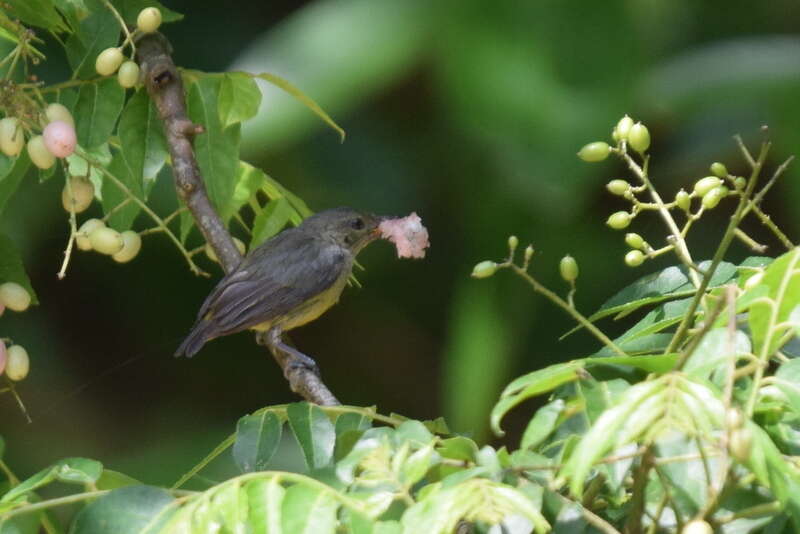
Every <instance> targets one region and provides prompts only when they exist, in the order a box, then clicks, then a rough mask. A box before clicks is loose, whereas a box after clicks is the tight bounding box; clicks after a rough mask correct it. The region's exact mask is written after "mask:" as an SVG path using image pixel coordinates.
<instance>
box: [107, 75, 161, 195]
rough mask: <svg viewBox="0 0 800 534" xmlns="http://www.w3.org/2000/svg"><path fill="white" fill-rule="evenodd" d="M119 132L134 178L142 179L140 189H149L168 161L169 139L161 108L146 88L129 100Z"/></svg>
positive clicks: (120, 121) (124, 154) (123, 153)
mask: <svg viewBox="0 0 800 534" xmlns="http://www.w3.org/2000/svg"><path fill="white" fill-rule="evenodd" d="M118 131H119V141H120V145H121V148H122V155H123V156H124V157H125V162H126V163H127V164H128V167H129V168H130V170H131V174H132V176H133V178H134V179H135V180H138V181H139V184H140V185H139V190H143V191H145V192H146V191H149V187H150V186H152V185H153V182H154V181H155V179H156V176H157V175H158V172H159V171H160V170H161V168H162V167H163V166H164V163H165V162H166V159H167V142H166V139H165V137H164V128H163V125H162V123H161V119H159V118H158V111H157V110H156V107H155V105H154V104H153V101H152V100H151V99H150V97H149V96H148V94H147V91H146V90H145V89H143V88H142V89H139V90H138V91H136V93H135V94H134V95H133V96H132V97H131V98H130V100H128V104H127V105H126V106H125V110H124V111H123V112H122V115H121V116H120V119H119V128H118Z"/></svg>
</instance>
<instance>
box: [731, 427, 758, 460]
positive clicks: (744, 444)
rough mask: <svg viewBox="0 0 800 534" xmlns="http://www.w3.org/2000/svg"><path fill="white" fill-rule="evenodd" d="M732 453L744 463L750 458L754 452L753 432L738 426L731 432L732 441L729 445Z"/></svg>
mask: <svg viewBox="0 0 800 534" xmlns="http://www.w3.org/2000/svg"><path fill="white" fill-rule="evenodd" d="M728 447H729V448H730V451H731V455H732V456H733V457H734V458H736V459H737V460H739V461H740V462H742V463H744V462H746V461H748V460H749V459H750V453H751V452H753V432H752V431H751V430H750V429H749V428H747V427H743V428H737V429H736V430H734V431H733V432H731V442H730V444H729V445H728Z"/></svg>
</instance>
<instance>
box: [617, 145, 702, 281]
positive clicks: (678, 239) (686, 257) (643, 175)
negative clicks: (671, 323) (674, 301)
mask: <svg viewBox="0 0 800 534" xmlns="http://www.w3.org/2000/svg"><path fill="white" fill-rule="evenodd" d="M618 153H619V154H620V156H622V158H623V159H624V160H625V162H626V163H627V164H628V168H629V169H630V170H631V172H633V174H635V175H636V177H637V178H639V180H641V181H642V183H643V184H644V185H645V187H647V190H648V192H649V193H650V197H651V198H652V199H653V201H654V202H655V203H656V205H657V206H658V213H659V215H661V218H662V219H663V220H664V222H665V223H666V225H667V228H669V231H670V234H672V236H673V238H674V239H675V242H674V245H675V246H676V252H679V254H678V258H679V259H680V260H681V261H686V262H688V263H687V267H689V278H691V280H692V284H693V285H694V286H695V287H697V286H699V285H700V279H699V277H698V275H697V274H696V273H694V272H693V271H692V269H691V265H692V264H693V263H694V262H693V261H692V255H691V253H690V252H689V247H687V246H686V240H685V239H684V238H683V234H682V233H681V231H680V230H679V229H678V225H677V224H676V223H675V219H674V218H673V217H672V214H671V213H670V212H669V210H668V209H667V206H666V204H665V203H664V201H663V200H662V199H661V195H659V194H658V191H657V190H656V188H655V187H654V186H653V183H652V182H651V181H650V178H649V177H648V176H647V171H646V170H645V169H646V168H647V163H648V159H647V158H645V161H644V168H642V167H640V166H639V164H638V163H636V162H635V161H634V160H633V158H632V157H631V156H630V154H628V151H627V150H626V149H625V148H624V146H623V148H622V150H621V151H619V152H618Z"/></svg>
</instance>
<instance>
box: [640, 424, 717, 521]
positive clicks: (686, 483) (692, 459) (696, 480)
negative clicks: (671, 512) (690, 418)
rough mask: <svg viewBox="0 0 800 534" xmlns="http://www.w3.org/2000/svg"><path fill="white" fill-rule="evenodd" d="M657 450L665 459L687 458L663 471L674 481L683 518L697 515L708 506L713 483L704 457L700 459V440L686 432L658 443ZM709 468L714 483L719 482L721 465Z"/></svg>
mask: <svg viewBox="0 0 800 534" xmlns="http://www.w3.org/2000/svg"><path fill="white" fill-rule="evenodd" d="M655 450H656V453H657V455H658V457H659V458H662V459H667V458H675V457H685V458H686V460H682V461H672V462H664V463H663V464H661V465H660V466H659V471H660V472H661V473H662V474H663V476H665V477H666V478H667V479H668V480H669V481H670V482H671V484H670V493H671V494H672V496H673V498H674V499H675V503H676V505H677V507H678V512H679V513H680V514H681V516H683V517H692V516H694V515H695V514H697V512H698V510H701V509H703V507H704V506H705V504H706V498H707V494H708V487H709V485H710V484H711V483H712V482H711V481H709V480H708V479H707V478H706V469H705V467H704V466H703V460H702V458H699V457H698V453H699V451H698V449H697V440H696V439H695V438H693V437H690V436H687V435H685V434H682V433H669V434H666V435H665V436H663V437H662V438H661V439H659V440H658V441H657V442H656V444H655ZM708 467H709V470H710V471H711V473H712V480H719V478H718V476H719V474H718V471H719V464H718V462H708Z"/></svg>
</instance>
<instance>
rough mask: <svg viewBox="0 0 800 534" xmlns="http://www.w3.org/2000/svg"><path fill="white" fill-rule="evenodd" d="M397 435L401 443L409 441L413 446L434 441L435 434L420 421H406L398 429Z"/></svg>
mask: <svg viewBox="0 0 800 534" xmlns="http://www.w3.org/2000/svg"><path fill="white" fill-rule="evenodd" d="M395 436H396V437H397V440H398V442H399V443H403V442H408V443H410V444H411V445H413V446H417V447H419V446H422V445H427V444H428V443H430V442H431V441H433V439H434V436H433V434H431V432H430V430H428V429H427V427H426V426H425V425H424V424H423V423H422V422H420V421H414V420H408V421H404V422H403V423H402V424H401V425H400V426H399V427H397V430H395Z"/></svg>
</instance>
